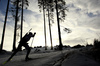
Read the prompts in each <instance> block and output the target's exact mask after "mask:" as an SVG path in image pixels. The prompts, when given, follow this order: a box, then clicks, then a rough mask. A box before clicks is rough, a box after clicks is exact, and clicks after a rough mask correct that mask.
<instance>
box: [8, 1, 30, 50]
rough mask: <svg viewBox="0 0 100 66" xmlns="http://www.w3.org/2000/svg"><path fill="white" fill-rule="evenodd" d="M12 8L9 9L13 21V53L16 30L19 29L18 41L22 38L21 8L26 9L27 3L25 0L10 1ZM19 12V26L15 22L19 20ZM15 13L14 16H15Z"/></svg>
mask: <svg viewBox="0 0 100 66" xmlns="http://www.w3.org/2000/svg"><path fill="white" fill-rule="evenodd" d="M11 2H12V4H13V5H14V7H11V10H10V11H11V12H12V16H13V17H14V19H15V28H14V40H13V51H14V50H15V49H16V33H17V30H18V29H21V31H20V32H21V33H20V35H21V36H20V39H21V38H22V27H23V6H24V5H25V6H24V7H25V8H26V9H27V6H29V4H28V3H29V2H28V1H27V0H14V1H11ZM20 11H21V25H19V26H18V25H17V22H18V21H19V20H20V15H19V12H20ZM15 13H16V14H15Z"/></svg>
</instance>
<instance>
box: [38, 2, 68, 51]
mask: <svg viewBox="0 0 100 66" xmlns="http://www.w3.org/2000/svg"><path fill="white" fill-rule="evenodd" d="M38 1H41V0H38ZM42 1H45V5H44V6H45V9H48V11H49V9H50V8H48V7H52V8H51V9H50V10H54V8H55V7H56V8H55V9H56V13H57V25H58V36H59V50H62V40H61V32H60V21H64V20H65V16H66V14H65V11H66V10H68V9H67V7H66V6H65V5H66V2H65V1H64V0H42ZM59 2H60V3H59ZM50 3H52V4H50ZM54 3H55V4H54ZM48 4H49V5H48ZM41 5H43V3H41ZM41 5H39V6H40V8H41Z"/></svg>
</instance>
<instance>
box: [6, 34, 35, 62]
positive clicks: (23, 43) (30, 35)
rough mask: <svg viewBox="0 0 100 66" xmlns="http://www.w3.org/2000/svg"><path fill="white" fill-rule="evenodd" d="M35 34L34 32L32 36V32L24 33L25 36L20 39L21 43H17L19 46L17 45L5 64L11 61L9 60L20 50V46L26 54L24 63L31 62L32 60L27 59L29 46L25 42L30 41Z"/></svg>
mask: <svg viewBox="0 0 100 66" xmlns="http://www.w3.org/2000/svg"><path fill="white" fill-rule="evenodd" d="M35 34H36V32H34V34H33V33H32V32H29V33H26V34H25V36H24V37H23V38H22V39H21V41H20V42H19V45H18V47H17V49H16V50H15V51H14V52H13V54H12V55H11V56H10V58H9V59H8V60H7V61H6V63H7V62H8V61H10V60H11V58H12V57H13V56H14V55H15V54H16V53H17V52H18V51H19V50H20V48H21V47H22V46H24V47H25V49H26V50H27V54H26V58H25V61H28V60H31V59H32V58H29V57H28V55H29V53H30V51H31V47H29V45H28V43H27V42H28V41H29V40H30V38H31V37H34V36H35Z"/></svg>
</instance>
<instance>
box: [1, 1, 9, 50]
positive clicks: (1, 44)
mask: <svg viewBox="0 0 100 66" xmlns="http://www.w3.org/2000/svg"><path fill="white" fill-rule="evenodd" d="M9 2H10V0H8V3H7V9H6V15H5V21H4V27H3V33H2V39H1V46H0V51H2V49H3V41H4V35H5V28H6V22H7V16H8V9H9Z"/></svg>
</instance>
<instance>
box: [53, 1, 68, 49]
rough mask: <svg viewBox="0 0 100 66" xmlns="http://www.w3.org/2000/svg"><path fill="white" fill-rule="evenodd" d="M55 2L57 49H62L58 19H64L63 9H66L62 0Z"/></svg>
mask: <svg viewBox="0 0 100 66" xmlns="http://www.w3.org/2000/svg"><path fill="white" fill-rule="evenodd" d="M54 2H55V4H56V8H55V9H56V14H57V25H58V37H59V50H62V47H63V44H62V38H61V30H60V20H61V21H64V20H65V16H66V14H65V10H67V11H68V9H67V7H66V6H65V5H66V2H65V1H64V0H55V1H54Z"/></svg>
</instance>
